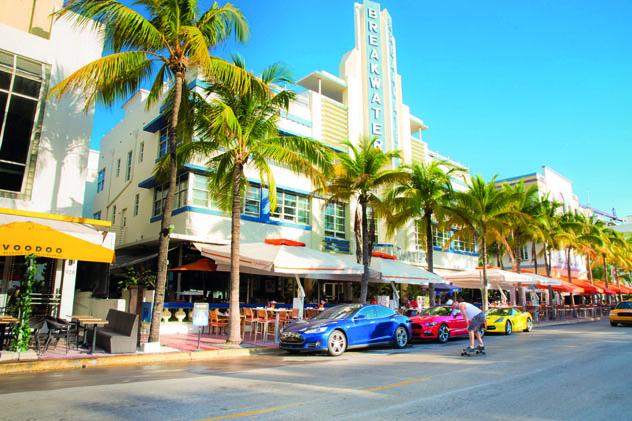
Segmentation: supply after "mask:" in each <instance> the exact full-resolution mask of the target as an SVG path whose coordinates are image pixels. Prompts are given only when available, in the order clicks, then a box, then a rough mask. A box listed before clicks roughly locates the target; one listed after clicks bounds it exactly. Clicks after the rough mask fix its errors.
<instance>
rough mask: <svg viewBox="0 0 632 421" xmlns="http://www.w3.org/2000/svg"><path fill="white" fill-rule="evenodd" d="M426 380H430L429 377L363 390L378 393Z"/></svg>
mask: <svg viewBox="0 0 632 421" xmlns="http://www.w3.org/2000/svg"><path fill="white" fill-rule="evenodd" d="M426 380H430V377H417V378H415V379H410V380H404V381H401V382H398V383H393V384H387V385H384V386H377V387H371V388H369V389H364V390H366V391H367V392H378V391H380V390H386V389H392V388H394V387H401V386H407V385H409V384H415V383H420V382H423V381H426Z"/></svg>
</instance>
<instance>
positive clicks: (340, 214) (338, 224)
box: [325, 203, 347, 239]
mask: <svg viewBox="0 0 632 421" xmlns="http://www.w3.org/2000/svg"><path fill="white" fill-rule="evenodd" d="M345 219H346V217H345V204H344V203H328V204H327V206H326V207H325V236H326V237H334V238H342V239H344V238H346V237H347V232H346V231H347V230H346V227H345Z"/></svg>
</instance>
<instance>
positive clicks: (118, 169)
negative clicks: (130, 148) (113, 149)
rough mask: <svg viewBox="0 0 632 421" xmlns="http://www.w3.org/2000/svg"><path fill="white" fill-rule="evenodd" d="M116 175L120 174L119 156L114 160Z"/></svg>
mask: <svg viewBox="0 0 632 421" xmlns="http://www.w3.org/2000/svg"><path fill="white" fill-rule="evenodd" d="M115 174H116V176H117V177H118V176H119V175H121V158H119V159H117V160H116V173H115Z"/></svg>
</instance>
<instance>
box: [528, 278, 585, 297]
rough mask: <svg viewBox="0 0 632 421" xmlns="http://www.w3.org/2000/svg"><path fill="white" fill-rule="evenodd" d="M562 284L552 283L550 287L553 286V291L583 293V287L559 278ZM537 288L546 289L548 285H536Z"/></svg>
mask: <svg viewBox="0 0 632 421" xmlns="http://www.w3.org/2000/svg"><path fill="white" fill-rule="evenodd" d="M559 281H560V282H561V283H562V284H561V285H553V286H552V287H551V288H553V291H557V292H568V293H572V294H583V293H584V288H582V287H579V286H577V285H574V284H571V283H569V282H566V281H563V280H561V279H560V280H559ZM538 288H540V289H548V288H549V286H548V285H538Z"/></svg>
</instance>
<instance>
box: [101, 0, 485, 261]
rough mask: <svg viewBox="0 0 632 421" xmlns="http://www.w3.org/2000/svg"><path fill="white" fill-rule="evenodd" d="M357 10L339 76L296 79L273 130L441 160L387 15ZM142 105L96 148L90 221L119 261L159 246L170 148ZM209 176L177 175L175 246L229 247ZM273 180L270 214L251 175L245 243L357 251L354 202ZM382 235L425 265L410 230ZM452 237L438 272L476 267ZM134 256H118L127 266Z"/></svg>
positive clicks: (199, 170) (189, 170) (192, 169)
mask: <svg viewBox="0 0 632 421" xmlns="http://www.w3.org/2000/svg"><path fill="white" fill-rule="evenodd" d="M354 7H355V9H354V10H355V13H354V19H355V46H354V48H353V49H352V50H351V51H349V52H348V53H347V54H345V55H344V56H343V58H342V60H341V62H340V66H339V75H337V76H336V75H333V74H331V73H329V72H327V71H324V70H319V71H314V72H312V73H310V74H308V75H306V76H305V77H303V78H301V79H300V80H299V81H298V82H297V87H298V91H297V92H298V94H297V96H296V99H295V100H294V101H293V102H292V103H291V105H290V107H289V110H288V112H287V113H285V114H284V115H283V116H282V119H281V121H280V125H279V130H280V131H281V132H283V133H285V134H287V135H299V136H307V137H311V138H314V139H316V140H319V141H321V142H323V143H324V144H326V145H328V146H329V147H331V148H332V149H334V150H337V151H344V150H345V146H344V145H343V143H342V142H343V141H345V140H347V139H348V140H350V141H351V142H357V141H358V140H359V139H360V138H362V137H363V136H375V137H377V138H378V139H379V143H380V146H381V147H382V148H383V149H385V150H394V149H399V150H400V151H401V153H402V160H401V162H394V163H393V165H400V164H411V163H413V162H422V161H428V160H431V159H437V158H442V157H441V156H440V155H439V154H438V153H436V152H433V151H431V150H429V147H428V144H427V143H426V142H425V141H424V140H423V132H424V131H425V130H426V129H427V127H426V125H425V124H424V122H423V120H422V119H421V118H420V117H419V116H416V115H415V114H414V113H413V112H411V110H410V109H409V107H408V106H407V105H406V104H405V103H404V97H403V93H402V77H401V76H400V75H399V74H398V72H397V55H396V45H395V38H394V36H393V31H392V22H391V17H390V15H389V13H388V12H387V11H386V10H381V9H380V5H379V4H377V3H375V2H372V1H365V2H364V3H362V4H355V6H354ZM191 83H192V84H195V81H193V82H191ZM146 99H147V92H145V91H140V92H138V93H136V94H135V95H134V96H133V97H132V98H131V99H129V101H127V103H125V104H124V106H123V108H124V110H125V115H124V117H123V119H122V120H121V121H120V122H119V123H118V124H117V125H116V126H115V127H114V128H113V129H112V130H111V131H110V132H109V133H108V134H107V135H106V136H104V138H103V139H102V142H101V150H100V157H99V166H98V171H99V172H98V179H97V193H96V196H95V200H94V204H93V209H92V212H93V216H94V217H95V218H99V219H108V220H110V221H112V224H113V225H114V226H115V227H117V250H118V252H117V256H125V255H126V254H127V255H131V256H140V257H142V255H145V256H148V255H151V254H153V253H155V252H156V250H157V248H156V244H157V238H158V231H159V229H160V228H159V226H160V223H159V222H158V221H159V220H160V217H161V212H162V201H163V199H164V189H163V187H162V186H159V185H156V184H155V182H154V179H153V177H152V171H153V169H154V167H155V163H156V160H157V159H158V158H159V157H160V156H161V155H162V154H164V153H165V151H166V130H163V129H164V122H163V119H162V117H161V116H160V110H159V108H158V107H155V108H153V109H150V110H146V106H145V101H146ZM442 159H443V158H442ZM457 165H459V166H461V167H463V166H462V165H460V164H457ZM206 174H207V171H206V169H205V168H204V165H203V162H190V163H188V164H186V165H185V166H184V168H183V170H182V171H181V172H180V174H179V177H178V187H177V194H176V204H175V207H174V211H173V216H174V217H173V224H174V227H175V229H174V231H173V235H172V245H173V247H176V248H177V247H180V246H182V247H185V248H186V247H188V245H189V244H190V242H219V243H225V242H227V241H228V240H229V238H230V219H229V217H228V215H225V214H222V213H221V212H220V211H219V210H217V209H216V208H215V207H214V206H213V203H212V201H211V200H210V199H209V197H208V191H207V182H208V179H207V176H206ZM274 174H275V177H276V182H277V190H278V207H277V210H276V212H275V213H271V212H270V208H269V204H268V192H267V190H266V189H265V188H262V187H261V185H260V181H259V179H258V174H257V173H256V172H255V171H249V172H248V177H249V180H250V190H249V191H248V194H247V197H246V201H245V206H244V210H243V214H242V230H241V235H242V238H241V240H242V242H263V241H264V239H266V238H288V239H292V240H298V241H302V242H304V243H306V244H307V246H309V247H312V248H315V249H319V250H325V251H332V252H343V253H348V252H353V250H354V241H353V226H352V225H353V222H352V221H353V218H352V215H353V214H354V212H355V209H354V208H353V204H352V205H349V204H339V205H333V204H331V205H328V206H325V203H324V201H323V200H321V199H319V198H317V197H315V196H314V195H313V194H311V192H312V191H313V186H312V185H311V184H310V181H309V180H308V179H306V178H305V177H303V176H299V175H296V174H293V173H291V172H289V171H288V170H287V169H285V168H282V167H274ZM455 183H456V185H457V188H458V186H463V185H464V183H463V180H455ZM382 228H383V227H382ZM384 233H385V230H384V229H380V228H379V227H378V244H376V250H381V251H385V252H389V253H393V254H396V255H398V256H400V257H401V258H403V259H404V260H408V261H411V262H413V263H415V264H419V265H423V264H425V257H424V255H423V252H422V250H421V247H420V246H419V243H418V241H417V238H416V232H415V229H414V224H411V225H410V226H409V227H408V228H407V229H403V230H401V232H400V233H399V234H398V235H397V236H396V238H390V239H389V238H386V237H385V236H384ZM448 235H449V234H446V233H438V235H437V247H436V250H435V265H436V267H437V268H438V269H440V270H441V269H443V270H462V269H466V268H472V267H474V266H476V265H477V255H476V253H475V252H474V248H473V245H472V244H466V243H463V242H460V241H454V242H452V244H451V245H450V248H448V249H447V250H443V247H442V246H443V245H444V244H445V240H446V237H447V236H448ZM422 241H423V240H422ZM179 255H180V256H181V255H182V254H181V253H180V254H179ZM132 260H134V259H133V258H128V259H126V258H125V257H123V261H132ZM175 263H177V262H172V264H171V266H174V265H175Z"/></svg>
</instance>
